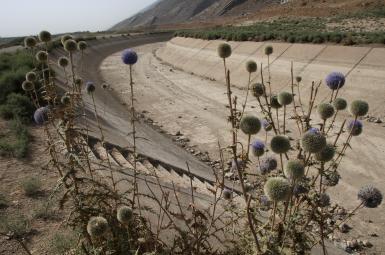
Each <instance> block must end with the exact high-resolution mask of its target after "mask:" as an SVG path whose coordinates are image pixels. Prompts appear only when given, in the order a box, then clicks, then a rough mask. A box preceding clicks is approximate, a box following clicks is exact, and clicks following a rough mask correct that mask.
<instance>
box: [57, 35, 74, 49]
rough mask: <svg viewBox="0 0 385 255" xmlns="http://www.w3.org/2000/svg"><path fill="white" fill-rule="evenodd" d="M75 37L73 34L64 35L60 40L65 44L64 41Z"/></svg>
mask: <svg viewBox="0 0 385 255" xmlns="http://www.w3.org/2000/svg"><path fill="white" fill-rule="evenodd" d="M71 39H73V37H72V35H68V34H67V35H63V36H62V37H61V38H60V41H61V44H62V45H63V46H64V43H65V42H66V41H67V40H71Z"/></svg>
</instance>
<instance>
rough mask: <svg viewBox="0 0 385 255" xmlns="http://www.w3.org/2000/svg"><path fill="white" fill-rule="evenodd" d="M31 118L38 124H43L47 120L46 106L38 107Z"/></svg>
mask: <svg viewBox="0 0 385 255" xmlns="http://www.w3.org/2000/svg"><path fill="white" fill-rule="evenodd" d="M33 119H34V120H35V123H36V124H38V125H43V124H44V122H46V121H47V120H48V107H46V106H44V107H40V108H39V109H37V110H36V111H35V113H34V114H33Z"/></svg>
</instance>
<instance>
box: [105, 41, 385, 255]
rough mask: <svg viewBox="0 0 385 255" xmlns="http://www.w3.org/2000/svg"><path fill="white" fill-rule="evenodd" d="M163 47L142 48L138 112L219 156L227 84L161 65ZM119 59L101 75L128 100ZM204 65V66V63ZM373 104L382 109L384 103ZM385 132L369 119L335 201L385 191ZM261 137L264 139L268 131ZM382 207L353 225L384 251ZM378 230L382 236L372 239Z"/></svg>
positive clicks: (351, 201) (224, 136)
mask: <svg viewBox="0 0 385 255" xmlns="http://www.w3.org/2000/svg"><path fill="white" fill-rule="evenodd" d="M163 45H164V44H162V43H160V44H153V45H145V46H142V47H139V48H137V50H138V52H139V54H140V61H139V63H138V64H137V65H136V66H135V70H134V72H135V75H134V77H135V81H136V86H135V90H136V95H137V104H138V108H139V111H145V112H146V115H147V116H148V117H150V118H151V119H153V120H154V121H155V122H156V123H157V124H158V125H160V126H162V127H163V129H164V130H166V131H168V132H169V133H171V134H175V133H176V132H177V131H181V132H182V133H183V134H184V135H185V136H186V137H188V138H189V139H190V144H191V145H195V146H196V148H197V150H201V151H208V152H209V154H210V155H211V156H212V158H213V159H216V158H217V155H218V153H217V150H218V149H217V142H218V140H219V141H220V143H221V144H222V145H224V144H227V141H229V140H228V139H229V135H230V132H229V124H228V123H227V122H226V121H225V117H226V113H227V111H226V108H225V107H224V106H225V104H226V95H225V90H224V86H223V84H222V83H219V82H215V81H210V80H207V79H204V78H201V77H198V76H194V75H191V74H188V73H185V72H183V71H178V70H175V69H174V68H172V67H170V66H168V65H164V64H163V63H161V62H160V61H159V60H158V59H157V58H156V57H154V51H155V50H156V49H157V48H159V47H161V46H163ZM119 61H120V53H116V54H113V55H112V56H110V57H108V58H107V59H106V60H105V61H104V62H103V64H102V66H101V73H102V76H103V77H104V79H105V80H106V81H108V83H109V84H110V85H111V86H112V87H113V88H114V90H115V91H116V92H118V94H119V95H120V98H121V99H123V100H124V99H128V97H127V94H128V87H127V73H126V72H125V70H123V69H122V68H121V67H120V66H119V64H118V63H119ZM200 68H201V69H202V70H204V69H205V66H201V67H200ZM210 71H212V69H208V68H207V67H206V72H210ZM273 75H274V74H273ZM361 93H362V92H361ZM234 94H236V95H238V96H239V102H242V101H243V98H244V94H245V91H244V90H242V89H237V88H234ZM364 98H365V99H366V100H369V102H371V99H372V98H376V100H377V102H378V100H379V99H378V95H377V94H373V95H367V94H366V95H365V97H364ZM250 105H251V107H250V108H247V109H246V112H254V113H257V112H258V110H257V109H255V108H256V105H257V104H256V102H255V101H253V100H251V104H250ZM373 107H374V108H375V109H378V108H381V107H382V106H378V105H374V106H373ZM147 112H148V113H147ZM339 121H341V120H339ZM384 130H385V129H384V127H383V124H382V125H379V124H373V123H368V122H365V131H364V134H363V135H362V136H360V137H358V138H357V139H354V141H353V143H352V146H353V148H354V151H349V155H348V157H347V158H345V159H344V161H343V164H342V166H341V175H342V178H343V179H342V182H341V183H342V184H340V185H338V187H337V188H335V189H334V190H332V191H331V192H332V200H333V202H337V203H340V204H342V205H343V206H345V207H346V208H348V209H352V208H353V207H354V206H355V205H356V204H357V200H356V194H357V190H358V189H359V187H360V186H362V185H364V184H368V183H373V184H375V185H376V186H378V187H379V188H380V189H382V190H383V191H384V190H385V183H384V178H383V177H382V176H383V169H384V167H385V159H384V157H383V155H384V151H385V145H384V144H385V143H384V142H385V141H384V140H385V136H384ZM293 131H294V130H293ZM259 138H260V139H264V133H263V132H262V133H261V134H260V135H259ZM243 142H245V140H244V139H243ZM383 210H384V205H382V206H381V207H380V208H378V209H375V210H367V209H365V210H362V211H361V212H360V213H359V214H358V215H357V216H356V217H355V220H354V222H352V223H351V225H354V230H353V231H352V234H353V236H354V237H355V238H361V239H369V240H370V241H371V242H373V243H374V244H375V245H376V249H380V250H385V245H384V243H383V242H382V241H381V240H382V237H383V236H384V234H385V216H384V215H383V214H382V213H380V212H383ZM369 222H370V223H369ZM373 233H376V234H378V235H379V237H370V236H369V235H370V234H373ZM345 238H346V237H345ZM376 254H381V253H376Z"/></svg>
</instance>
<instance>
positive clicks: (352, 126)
mask: <svg viewBox="0 0 385 255" xmlns="http://www.w3.org/2000/svg"><path fill="white" fill-rule="evenodd" d="M362 128H363V124H362V122H361V121H359V120H352V121H350V122H349V124H348V130H349V132H351V133H352V136H359V135H360V134H361V133H362Z"/></svg>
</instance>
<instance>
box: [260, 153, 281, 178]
mask: <svg viewBox="0 0 385 255" xmlns="http://www.w3.org/2000/svg"><path fill="white" fill-rule="evenodd" d="M277 167H278V161H277V159H276V158H274V157H272V156H270V157H266V158H263V159H262V161H261V164H260V166H259V168H260V171H261V174H263V175H265V174H269V173H270V172H271V171H273V170H275V169H277Z"/></svg>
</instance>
